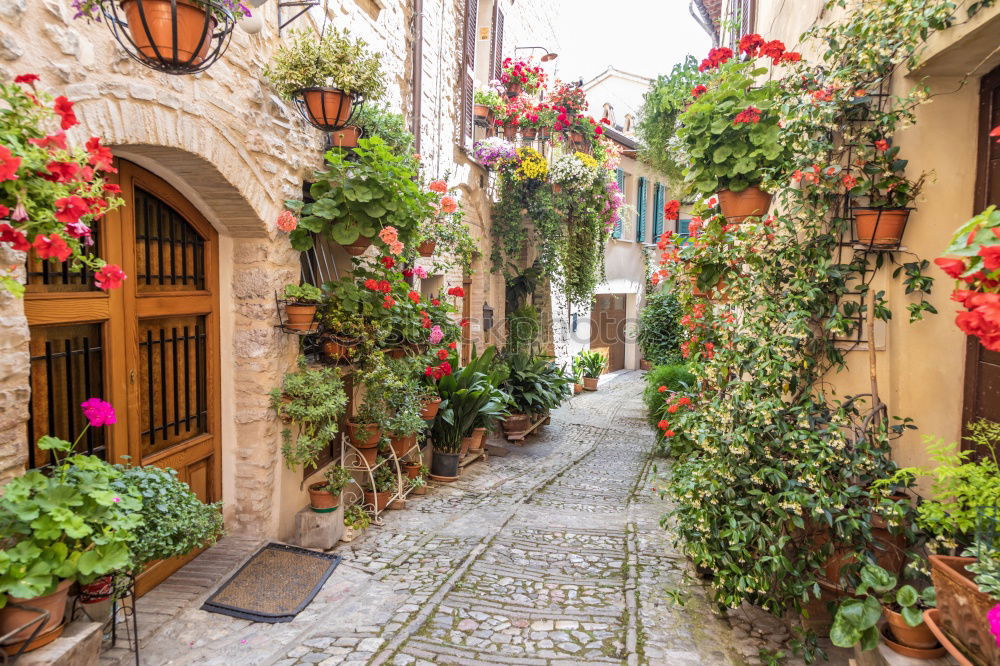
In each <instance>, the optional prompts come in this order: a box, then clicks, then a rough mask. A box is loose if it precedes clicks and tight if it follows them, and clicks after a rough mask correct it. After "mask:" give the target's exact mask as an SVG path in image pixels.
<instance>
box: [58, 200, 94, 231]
mask: <svg viewBox="0 0 1000 666" xmlns="http://www.w3.org/2000/svg"><path fill="white" fill-rule="evenodd" d="M89 213H90V206H89V205H88V204H87V201H86V199H83V198H81V197H78V196H76V195H75V194H74V195H71V196H68V197H63V198H62V199H56V219H57V220H59V221H60V222H62V223H63V224H69V223H70V222H76V221H77V220H79V219H80V217H81V216H83V215H87V214H89Z"/></svg>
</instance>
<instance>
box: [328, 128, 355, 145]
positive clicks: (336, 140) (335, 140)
mask: <svg viewBox="0 0 1000 666" xmlns="http://www.w3.org/2000/svg"><path fill="white" fill-rule="evenodd" d="M360 138H361V129H360V128H358V127H355V126H354V125H348V126H347V127H345V128H344V129H342V130H337V131H336V132H333V133H332V134H331V135H330V142H331V143H332V144H333V145H334V146H335V147H337V148H357V147H358V139H360Z"/></svg>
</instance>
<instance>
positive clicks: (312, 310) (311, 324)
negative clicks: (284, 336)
mask: <svg viewBox="0 0 1000 666" xmlns="http://www.w3.org/2000/svg"><path fill="white" fill-rule="evenodd" d="M316 308H317V306H316V304H315V303H286V304H285V318H286V320H287V321H286V322H285V326H286V327H288V328H290V329H292V330H293V331H314V330H316V328H317V327H318V326H319V323H318V322H316V321H315V319H316Z"/></svg>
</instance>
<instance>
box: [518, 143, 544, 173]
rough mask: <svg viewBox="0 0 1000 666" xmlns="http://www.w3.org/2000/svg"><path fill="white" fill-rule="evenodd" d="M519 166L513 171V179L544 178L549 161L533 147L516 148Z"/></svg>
mask: <svg viewBox="0 0 1000 666" xmlns="http://www.w3.org/2000/svg"><path fill="white" fill-rule="evenodd" d="M517 155H518V157H520V158H521V166H519V167H518V168H517V171H515V172H514V180H544V179H545V177H546V176H548V174H549V163H548V162H546V161H545V158H544V157H542V155H541V154H540V153H539V152H538V151H537V150H535V149H534V148H528V147H524V148H518V149H517Z"/></svg>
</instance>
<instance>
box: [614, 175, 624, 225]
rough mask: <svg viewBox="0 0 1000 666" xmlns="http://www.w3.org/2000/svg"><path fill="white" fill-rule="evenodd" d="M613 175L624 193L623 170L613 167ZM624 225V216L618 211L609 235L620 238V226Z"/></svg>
mask: <svg viewBox="0 0 1000 666" xmlns="http://www.w3.org/2000/svg"><path fill="white" fill-rule="evenodd" d="M615 175H616V176H617V178H618V189H619V190H620V191H621V193H622V194H623V195H624V194H625V172H624V171H622V170H621V169H615ZM624 226H625V218H624V217H623V216H622V214H621V213H620V212H619V213H618V217H617V218H616V219H615V226H614V229H613V230H612V232H611V237H612V238H621V237H622V227H624Z"/></svg>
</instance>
